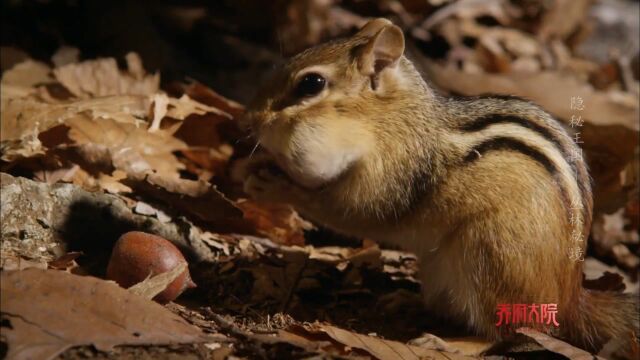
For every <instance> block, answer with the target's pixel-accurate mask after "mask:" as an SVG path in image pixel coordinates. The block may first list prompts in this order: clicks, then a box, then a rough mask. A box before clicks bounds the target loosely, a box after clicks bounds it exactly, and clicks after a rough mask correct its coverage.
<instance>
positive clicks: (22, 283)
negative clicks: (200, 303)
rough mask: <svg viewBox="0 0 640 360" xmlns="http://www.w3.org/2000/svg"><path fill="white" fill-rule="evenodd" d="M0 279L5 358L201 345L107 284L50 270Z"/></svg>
mask: <svg viewBox="0 0 640 360" xmlns="http://www.w3.org/2000/svg"><path fill="white" fill-rule="evenodd" d="M0 276H1V278H2V292H1V298H2V319H3V324H4V323H5V322H7V323H8V324H10V326H9V327H3V329H2V330H3V331H2V333H3V337H4V338H5V339H6V341H7V344H8V353H7V358H9V359H18V358H21V359H29V358H31V359H52V358H54V357H55V356H56V355H58V354H60V353H61V352H63V351H64V350H66V349H68V348H70V347H73V346H80V345H93V346H94V347H95V348H96V349H98V350H101V351H110V350H112V349H113V347H114V346H117V345H143V344H144V345H151V344H177V343H195V342H205V341H207V336H206V335H204V334H203V333H202V332H201V331H200V330H199V329H198V328H196V327H194V326H192V325H190V324H188V323H187V322H186V321H184V320H183V319H182V318H180V317H179V316H178V315H175V314H174V313H172V312H171V311H169V310H167V309H165V308H164V307H162V306H161V305H159V304H156V303H154V302H152V301H149V300H145V299H143V298H141V297H139V296H137V295H135V294H132V293H130V292H128V291H127V290H125V289H122V288H121V287H119V286H118V285H117V284H115V283H113V282H108V281H104V280H100V279H97V278H94V277H89V276H77V275H72V274H68V273H66V272H61V271H55V270H36V269H28V270H24V271H10V272H7V271H3V272H2V273H1V275H0ZM25 299H29V301H24V300H25ZM3 326H4V325H3Z"/></svg>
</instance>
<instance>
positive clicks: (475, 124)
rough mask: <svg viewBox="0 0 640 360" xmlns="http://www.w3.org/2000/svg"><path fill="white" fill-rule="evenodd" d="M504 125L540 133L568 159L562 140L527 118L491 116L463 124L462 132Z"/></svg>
mask: <svg viewBox="0 0 640 360" xmlns="http://www.w3.org/2000/svg"><path fill="white" fill-rule="evenodd" d="M502 123H512V124H518V125H520V126H522V127H525V128H527V129H530V130H533V131H535V132H537V133H539V134H540V135H542V137H544V138H545V139H547V140H549V141H551V142H552V143H553V144H554V145H555V146H556V148H557V149H558V151H560V153H561V154H562V156H563V157H564V158H565V159H566V158H567V153H566V151H565V149H564V147H563V146H562V143H561V142H560V140H559V139H558V138H557V137H556V136H555V135H554V134H553V133H552V132H551V131H550V130H549V129H548V128H546V127H544V126H542V125H539V124H536V123H535V122H533V121H530V120H528V119H527V118H523V117H519V116H514V115H502V114H490V115H486V116H481V117H479V118H476V119H474V120H473V121H471V122H469V123H466V124H463V125H462V126H461V127H460V130H462V131H467V132H471V131H480V130H482V129H485V128H487V127H489V126H490V125H493V124H502ZM569 165H571V162H569Z"/></svg>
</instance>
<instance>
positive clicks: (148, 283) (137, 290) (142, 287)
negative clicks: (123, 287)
mask: <svg viewBox="0 0 640 360" xmlns="http://www.w3.org/2000/svg"><path fill="white" fill-rule="evenodd" d="M186 269H187V263H185V262H183V263H180V264H178V266H176V267H174V268H173V269H171V270H169V271H167V272H163V273H162V274H158V275H155V276H150V277H148V278H147V279H145V280H144V281H142V282H139V283H137V284H135V285H133V286H132V287H130V288H129V289H127V290H129V291H130V292H132V293H134V294H136V295H138V296H142V297H143V298H145V299H147V300H151V299H153V298H154V297H155V296H156V295H158V294H160V293H161V292H163V291H164V290H165V289H166V288H167V286H169V284H171V283H172V282H173V281H174V280H175V279H177V278H178V277H179V276H180V275H182V273H183V272H184V271H185V270H186Z"/></svg>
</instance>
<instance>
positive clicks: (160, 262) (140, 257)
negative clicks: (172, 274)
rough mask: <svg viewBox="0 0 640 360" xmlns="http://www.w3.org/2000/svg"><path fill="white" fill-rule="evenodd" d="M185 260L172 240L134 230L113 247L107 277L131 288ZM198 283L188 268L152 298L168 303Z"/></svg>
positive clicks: (123, 236)
mask: <svg viewBox="0 0 640 360" xmlns="http://www.w3.org/2000/svg"><path fill="white" fill-rule="evenodd" d="M182 262H185V263H186V262H187V261H186V260H185V258H184V256H183V255H182V253H181V252H180V250H178V248H177V247H176V246H175V245H173V244H172V243H171V242H170V241H168V240H166V239H164V238H162V237H160V236H156V235H152V234H148V233H144V232H140V231H131V232H128V233H125V234H124V235H122V236H121V237H120V239H118V241H117V242H116V244H115V246H114V247H113V251H112V253H111V259H110V260H109V265H108V266H107V279H109V280H113V281H115V282H117V283H118V284H119V285H120V286H122V287H124V288H129V287H131V286H133V285H135V284H137V283H139V282H141V281H143V280H145V279H146V278H147V277H148V276H149V275H151V276H155V275H157V274H160V273H163V272H167V271H170V270H172V269H173V268H175V267H176V266H178V265H179V264H180V263H182ZM195 286H196V284H195V283H194V282H193V281H192V280H191V275H190V274H189V269H188V268H187V269H186V270H185V271H184V273H182V274H180V276H178V278H177V279H175V280H174V281H173V282H172V283H171V284H169V286H167V288H166V289H165V290H164V291H163V292H161V293H160V294H158V295H156V297H154V298H153V299H154V300H155V301H157V302H159V303H167V302H169V301H172V300H174V299H175V298H177V297H178V296H180V294H182V292H183V291H185V290H186V289H188V288H193V287H195Z"/></svg>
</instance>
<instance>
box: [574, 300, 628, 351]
mask: <svg viewBox="0 0 640 360" xmlns="http://www.w3.org/2000/svg"><path fill="white" fill-rule="evenodd" d="M638 306H639V301H638V295H635V294H623V293H617V292H611V291H595V290H587V289H582V290H581V292H580V295H579V296H578V298H577V301H576V302H575V303H574V304H568V308H569V309H567V310H568V311H569V312H568V314H569V315H570V316H568V317H567V320H568V322H569V323H568V324H566V326H564V329H565V331H564V333H563V335H564V336H565V337H566V338H567V339H568V340H569V342H571V343H572V344H574V345H576V346H578V347H580V348H582V349H585V350H589V351H591V352H594V353H596V352H598V351H599V350H600V349H601V348H602V346H603V345H604V344H605V343H607V342H608V341H609V340H614V341H616V343H618V342H619V346H620V347H621V348H620V350H621V353H622V354H625V357H626V356H632V357H630V358H631V359H638V358H639V357H638V355H640V346H639V344H638V336H640V329H639V323H640V313H639V308H638Z"/></svg>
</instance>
